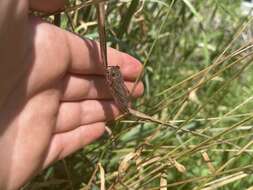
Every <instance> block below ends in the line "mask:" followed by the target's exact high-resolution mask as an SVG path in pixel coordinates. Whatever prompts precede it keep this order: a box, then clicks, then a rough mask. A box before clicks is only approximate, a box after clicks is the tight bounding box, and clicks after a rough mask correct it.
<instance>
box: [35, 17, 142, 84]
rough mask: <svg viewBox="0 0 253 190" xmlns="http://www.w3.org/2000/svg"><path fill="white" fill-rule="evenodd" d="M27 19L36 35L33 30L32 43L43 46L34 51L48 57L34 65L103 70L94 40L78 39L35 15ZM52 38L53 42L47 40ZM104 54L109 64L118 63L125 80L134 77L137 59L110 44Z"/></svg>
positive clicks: (75, 70)
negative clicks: (34, 37)
mask: <svg viewBox="0 0 253 190" xmlns="http://www.w3.org/2000/svg"><path fill="white" fill-rule="evenodd" d="M30 19H31V20H30V21H31V23H32V24H31V25H32V30H33V32H35V31H36V35H35V34H34V35H35V36H36V41H35V42H36V44H35V45H36V46H40V47H43V48H42V49H41V48H36V51H38V52H36V53H37V54H39V53H40V54H42V53H44V54H45V55H46V56H47V59H48V62H43V63H40V64H36V65H39V66H45V67H46V66H48V65H49V67H50V68H54V69H51V70H50V71H54V70H55V69H57V68H58V70H61V68H64V70H65V72H69V73H74V74H82V75H83V74H86V75H92V74H95V75H103V74H104V70H103V65H102V63H101V61H100V58H99V55H98V54H99V47H98V46H99V45H98V44H97V43H96V42H94V41H91V40H87V39H81V38H80V37H78V36H77V35H75V34H73V33H71V32H68V31H65V30H63V29H60V28H58V27H56V26H54V25H52V24H49V23H46V22H44V21H42V20H40V19H38V18H36V19H35V18H34V17H31V18H30ZM42 39H43V40H42ZM45 39H46V40H45ZM52 40H53V41H54V43H50V42H52ZM56 51H57V54H56ZM108 57H109V59H108V60H109V64H110V65H119V66H120V67H121V71H122V74H123V76H124V78H125V79H126V80H129V81H133V80H135V79H136V77H137V76H139V73H140V72H141V70H142V66H141V64H140V62H139V61H137V60H136V59H135V58H133V57H131V56H129V55H127V54H125V53H122V52H119V51H117V50H114V49H112V48H109V49H108ZM56 58H57V59H56ZM38 61H39V59H38ZM40 70H41V69H40ZM49 73H51V72H49ZM45 74H47V73H45ZM36 76H37V75H36Z"/></svg>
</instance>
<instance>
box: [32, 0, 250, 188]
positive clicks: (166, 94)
mask: <svg viewBox="0 0 253 190" xmlns="http://www.w3.org/2000/svg"><path fill="white" fill-rule="evenodd" d="M74 3H75V1H72V2H71V4H72V5H73V4H74ZM239 8H240V1H239V0H237V1H231V0H225V1H217V0H210V1H200V0H196V1H191V0H181V1H179V0H175V1H173V0H164V1H160V0H145V1H141V0H140V1H135V0H133V1H114V0H111V1H109V2H108V7H107V12H108V15H107V32H108V40H109V43H108V45H111V46H113V47H115V48H118V49H120V50H122V51H125V52H127V53H129V54H132V55H133V56H135V57H137V58H138V59H139V60H141V61H142V62H143V63H144V65H145V70H144V75H143V77H142V80H143V82H144V83H145V87H146V92H145V95H144V96H143V97H142V98H141V99H140V100H138V101H137V102H136V104H135V105H136V107H137V109H138V110H141V111H143V112H144V113H147V114H149V115H152V116H154V117H155V118H158V119H160V120H163V121H170V122H172V123H173V124H175V125H176V126H178V127H180V128H184V129H188V130H190V131H193V132H196V133H198V134H202V136H200V135H196V134H195V133H194V134H193V133H185V132H182V131H180V130H179V131H175V130H174V129H171V128H167V127H165V126H161V125H158V124H155V123H151V122H148V121H138V120H136V118H133V117H130V118H124V119H123V120H121V121H117V122H115V123H112V124H111V125H110V127H111V129H112V132H113V138H112V137H110V136H109V135H106V134H105V135H104V137H103V138H102V139H100V140H99V141H98V142H97V143H94V144H92V145H90V146H87V147H85V148H84V149H83V150H81V151H79V152H78V153H76V154H74V155H72V156H71V157H69V158H67V159H66V160H65V162H59V163H56V164H55V165H54V166H53V167H51V168H49V169H48V170H47V171H45V172H44V173H43V174H41V175H40V176H38V177H37V178H36V179H34V181H33V182H31V184H30V186H29V187H32V188H34V189H85V187H86V188H87V184H88V183H89V180H90V179H91V176H92V174H93V172H94V171H96V168H98V165H97V164H98V163H101V165H102V167H103V168H104V170H105V179H106V186H107V189H109V187H110V188H111V189H162V188H160V186H161V185H165V186H168V189H179V190H180V189H196V190H197V189H212V188H211V187H214V184H216V185H218V186H219V187H221V188H222V189H224V190H229V189H246V188H249V187H250V185H251V184H252V183H253V177H252V175H251V172H252V169H253V165H252V149H251V148H252V145H251V143H252V137H253V135H252V130H253V126H252V123H253V122H252V117H253V112H252V108H253V97H252V95H253V75H252V73H253V66H252V64H251V63H252V53H253V52H252V48H251V47H250V46H251V45H252V42H251V37H252V28H251V25H252V22H251V21H250V20H249V18H248V17H243V16H242V15H241V13H240V9H239ZM68 14H69V17H70V19H71V22H70V20H68V19H67V18H68V17H66V14H65V15H64V14H62V16H61V18H62V19H61V26H62V27H64V28H66V29H69V30H70V29H71V27H70V26H71V24H70V23H72V25H73V26H74V29H75V32H76V33H79V35H82V36H84V37H85V36H86V37H89V38H92V39H97V37H98V34H97V26H96V25H94V24H93V22H94V21H95V9H94V7H93V6H88V7H85V8H83V9H80V10H76V11H74V12H71V13H68ZM82 22H85V23H86V25H84V24H83V25H82ZM87 26H88V27H87ZM86 27H87V28H86ZM246 48H247V49H246ZM207 157H208V158H209V159H210V160H208V159H207ZM223 166H224V168H223ZM100 180H101V176H100V174H99V169H98V170H97V172H96V173H95V174H94V177H93V178H92V181H91V183H90V184H91V186H90V189H94V190H95V189H100ZM215 180H217V181H215ZM165 189H166V188H164V189H163V190H165Z"/></svg>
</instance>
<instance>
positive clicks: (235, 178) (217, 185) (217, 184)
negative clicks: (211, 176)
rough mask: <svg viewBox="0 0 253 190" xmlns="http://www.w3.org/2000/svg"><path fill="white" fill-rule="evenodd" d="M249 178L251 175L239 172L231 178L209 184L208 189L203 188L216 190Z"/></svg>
mask: <svg viewBox="0 0 253 190" xmlns="http://www.w3.org/2000/svg"><path fill="white" fill-rule="evenodd" d="M247 176H249V174H247V173H244V172H238V173H235V174H231V175H229V176H225V177H222V178H220V179H217V180H214V181H212V182H210V183H208V184H206V186H207V187H205V188H203V189H202V190H215V189H217V188H220V187H223V186H225V185H227V184H229V183H233V182H235V181H238V180H241V179H242V178H245V177H247Z"/></svg>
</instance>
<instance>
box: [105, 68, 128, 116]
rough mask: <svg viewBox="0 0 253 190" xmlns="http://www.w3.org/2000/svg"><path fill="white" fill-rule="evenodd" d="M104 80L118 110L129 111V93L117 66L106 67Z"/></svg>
mask: <svg viewBox="0 0 253 190" xmlns="http://www.w3.org/2000/svg"><path fill="white" fill-rule="evenodd" d="M106 81H107V83H108V86H109V88H110V92H111V93H112V96H113V98H114V101H115V102H116V104H117V106H118V107H119V109H120V111H121V112H123V113H129V109H128V106H129V102H130V100H129V94H130V93H129V91H128V89H127V87H126V85H125V84H124V79H123V76H122V74H121V72H120V67H119V66H108V67H107V68H106Z"/></svg>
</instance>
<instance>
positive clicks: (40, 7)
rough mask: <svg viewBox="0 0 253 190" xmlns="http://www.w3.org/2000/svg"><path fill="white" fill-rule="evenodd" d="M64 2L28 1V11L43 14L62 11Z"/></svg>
mask: <svg viewBox="0 0 253 190" xmlns="http://www.w3.org/2000/svg"><path fill="white" fill-rule="evenodd" d="M65 2H66V1H65V0H29V4H30V9H32V10H36V11H43V12H55V11H58V10H63V9H64V5H65Z"/></svg>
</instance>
